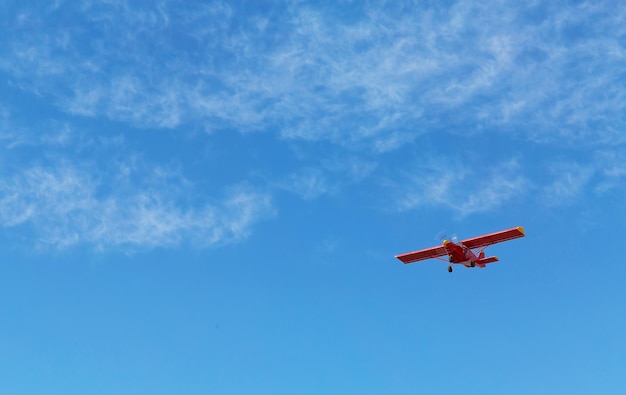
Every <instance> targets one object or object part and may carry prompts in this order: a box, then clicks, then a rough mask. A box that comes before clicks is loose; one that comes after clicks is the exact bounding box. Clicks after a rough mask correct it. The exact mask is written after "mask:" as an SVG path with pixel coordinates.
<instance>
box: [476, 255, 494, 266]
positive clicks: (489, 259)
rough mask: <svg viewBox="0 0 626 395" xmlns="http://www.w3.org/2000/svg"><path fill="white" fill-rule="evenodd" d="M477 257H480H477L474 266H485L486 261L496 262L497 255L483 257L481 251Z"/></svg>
mask: <svg viewBox="0 0 626 395" xmlns="http://www.w3.org/2000/svg"><path fill="white" fill-rule="evenodd" d="M479 258H480V259H478V260H477V261H476V266H478V267H485V266H487V264H488V263H493V262H498V257H497V256H490V257H487V258H485V253H484V252H482V253H481V254H480V255H479Z"/></svg>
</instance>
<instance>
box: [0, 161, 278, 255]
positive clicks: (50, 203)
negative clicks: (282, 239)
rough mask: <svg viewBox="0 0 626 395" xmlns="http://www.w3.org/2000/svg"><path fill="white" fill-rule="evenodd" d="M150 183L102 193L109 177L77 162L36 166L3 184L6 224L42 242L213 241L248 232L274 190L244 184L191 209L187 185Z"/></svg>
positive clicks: (0, 194)
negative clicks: (185, 197)
mask: <svg viewBox="0 0 626 395" xmlns="http://www.w3.org/2000/svg"><path fill="white" fill-rule="evenodd" d="M154 176H155V177H156V178H162V177H161V176H159V175H158V174H156V175H154ZM120 177H121V179H122V180H123V179H126V178H127V177H126V176H124V175H120ZM148 178H149V177H148ZM109 181H110V180H109ZM118 181H119V180H118ZM152 184H153V185H144V186H141V185H140V186H136V187H132V186H131V187H130V189H125V188H126V187H128V186H129V185H130V184H127V185H126V186H122V187H120V189H118V190H114V191H111V192H109V193H102V192H101V190H102V189H103V186H104V184H103V180H99V179H97V178H96V177H94V176H93V175H89V173H87V172H86V171H83V170H80V169H79V168H77V167H74V166H71V165H62V166H58V167H55V168H42V167H32V168H30V169H27V170H24V171H22V172H20V173H19V174H14V175H13V176H11V177H8V178H7V177H5V179H4V180H3V182H2V184H0V225H2V226H3V227H19V226H21V227H30V228H31V229H32V233H33V234H34V235H35V238H36V240H37V242H38V243H39V244H40V245H43V246H57V247H67V246H71V245H74V244H78V243H86V244H91V245H94V246H96V247H108V246H122V247H131V248H132V247H160V246H176V245H179V244H181V243H184V242H188V241H191V242H192V243H196V244H198V245H200V246H211V245H214V244H218V243H225V242H230V241H236V240H240V239H242V238H245V237H247V236H248V234H249V231H250V227H251V226H253V224H254V223H256V222H257V221H258V220H260V219H261V218H263V217H265V216H267V215H271V213H272V211H273V210H272V206H271V202H270V197H269V195H267V194H264V193H259V192H255V191H253V190H248V189H245V188H235V189H233V190H232V191H231V192H230V193H228V194H227V195H226V196H225V197H224V198H223V200H222V201H221V202H219V201H218V202H214V203H206V204H203V205H200V206H198V207H192V206H190V205H189V204H185V203H184V202H182V201H181V200H180V196H179V194H178V193H177V192H176V188H181V186H175V188H174V189H171V188H167V187H166V186H165V187H163V186H158V185H156V184H157V183H152ZM106 186H107V188H112V187H113V188H114V187H115V186H113V185H112V184H111V183H110V182H109V183H107V184H106ZM186 192H188V191H186Z"/></svg>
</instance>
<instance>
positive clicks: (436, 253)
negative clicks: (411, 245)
mask: <svg viewBox="0 0 626 395" xmlns="http://www.w3.org/2000/svg"><path fill="white" fill-rule="evenodd" d="M444 255H448V253H447V252H446V249H445V248H444V247H443V246H438V247H431V248H427V249H425V250H419V251H413V252H407V253H405V254H400V255H396V258H398V259H399V260H401V261H402V262H403V263H412V262H417V261H423V260H424V259H430V258H437V257H440V256H444Z"/></svg>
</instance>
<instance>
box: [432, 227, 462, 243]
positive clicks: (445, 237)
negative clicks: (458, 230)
mask: <svg viewBox="0 0 626 395" xmlns="http://www.w3.org/2000/svg"><path fill="white" fill-rule="evenodd" d="M444 240H450V241H451V242H453V243H457V242H458V240H459V239H458V238H457V237H456V234H454V233H453V234H452V235H450V237H448V235H447V234H446V231H445V230H442V231H441V232H439V233H437V235H436V236H435V241H438V242H440V243H443V241H444Z"/></svg>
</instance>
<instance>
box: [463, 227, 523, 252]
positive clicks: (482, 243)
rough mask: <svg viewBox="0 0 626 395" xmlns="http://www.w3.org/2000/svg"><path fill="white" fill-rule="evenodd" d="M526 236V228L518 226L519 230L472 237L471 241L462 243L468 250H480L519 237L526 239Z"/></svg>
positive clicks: (513, 229) (514, 229)
mask: <svg viewBox="0 0 626 395" xmlns="http://www.w3.org/2000/svg"><path fill="white" fill-rule="evenodd" d="M524 235H525V234H524V228H522V227H521V226H518V227H517V228H511V229H507V230H502V231H500V232H495V233H490V234H488V235H483V236H478V237H472V238H471V239H467V240H463V241H461V243H462V244H463V245H464V246H466V247H468V248H480V247H486V246H489V245H491V244H496V243H501V242H503V241H507V240H512V239H517V238H518V237H524Z"/></svg>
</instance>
